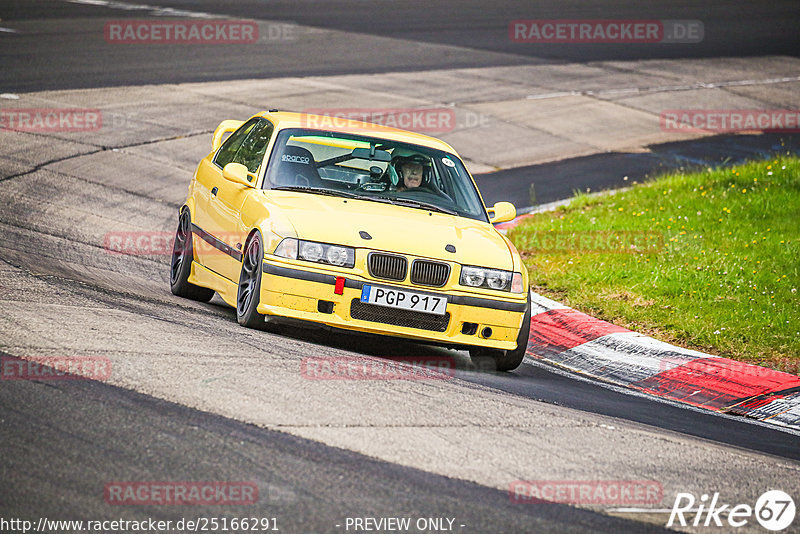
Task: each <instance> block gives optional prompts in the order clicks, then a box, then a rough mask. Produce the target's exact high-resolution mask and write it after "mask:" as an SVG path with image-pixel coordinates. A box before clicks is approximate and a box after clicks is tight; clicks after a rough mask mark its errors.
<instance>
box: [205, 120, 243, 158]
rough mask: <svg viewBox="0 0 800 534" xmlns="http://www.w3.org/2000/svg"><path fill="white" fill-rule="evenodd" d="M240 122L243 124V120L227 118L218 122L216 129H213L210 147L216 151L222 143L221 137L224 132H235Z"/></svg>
mask: <svg viewBox="0 0 800 534" xmlns="http://www.w3.org/2000/svg"><path fill="white" fill-rule="evenodd" d="M242 124H244V121H236V120H227V121H222V122H221V123H219V126H217V129H216V130H214V139H213V141H212V142H211V149H212V150H213V151H214V152H216V151H217V149H218V148H219V147H220V145H221V144H222V137H223V136H224V135H225V134H229V133H232V132H235V131H236V130H238V129H239V126H241V125H242Z"/></svg>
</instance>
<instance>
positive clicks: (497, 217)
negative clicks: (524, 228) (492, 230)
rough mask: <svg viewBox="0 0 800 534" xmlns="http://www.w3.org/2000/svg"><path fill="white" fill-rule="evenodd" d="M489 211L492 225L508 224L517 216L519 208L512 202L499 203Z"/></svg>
mask: <svg viewBox="0 0 800 534" xmlns="http://www.w3.org/2000/svg"><path fill="white" fill-rule="evenodd" d="M487 211H488V212H489V222H492V223H501V222H508V221H510V220H512V219H513V218H514V217H516V216H517V208H515V207H514V204H512V203H511V202H498V203H497V204H495V205H494V206H492V207H491V208H489V209H488V210H487Z"/></svg>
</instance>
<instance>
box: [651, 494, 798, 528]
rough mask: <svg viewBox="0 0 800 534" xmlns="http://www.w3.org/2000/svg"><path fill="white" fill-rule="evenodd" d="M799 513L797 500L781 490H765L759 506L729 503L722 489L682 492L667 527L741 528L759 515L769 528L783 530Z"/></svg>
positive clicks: (757, 519)
mask: <svg viewBox="0 0 800 534" xmlns="http://www.w3.org/2000/svg"><path fill="white" fill-rule="evenodd" d="M795 513H796V508H795V504H794V499H792V497H791V496H790V495H789V494H788V493H786V492H784V491H781V490H770V491H767V492H764V493H763V494H762V495H761V496H760V497H759V498H758V499H757V500H756V504H755V506H750V505H749V504H736V505H733V504H726V503H724V502H721V501H720V498H719V493H718V492H715V493H714V495H712V496H709V495H708V494H703V495H701V496H700V497H699V498H697V497H695V495H693V494H691V493H678V495H676V496H675V503H674V504H673V505H672V512H671V513H670V514H669V521H667V525H666V526H667V527H673V526H675V527H677V526H681V527H688V526H692V527H733V528H739V527H743V526H745V525H747V524H748V523H750V521H751V520H752V519H753V518H754V517H755V519H756V521H758V523H759V524H760V525H761V526H762V527H764V528H765V529H767V530H770V531H772V532H779V531H782V530H785V529H786V528H788V527H789V526H790V525H791V524H792V523H793V522H794V517H795Z"/></svg>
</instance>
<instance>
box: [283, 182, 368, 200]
mask: <svg viewBox="0 0 800 534" xmlns="http://www.w3.org/2000/svg"><path fill="white" fill-rule="evenodd" d="M272 190H273V191H302V192H303V193H315V194H317V195H327V196H329V197H345V198H364V197H362V196H360V195H356V194H355V193H351V192H350V191H341V190H339V189H325V188H324V187H308V186H303V185H282V186H279V187H273V188H272Z"/></svg>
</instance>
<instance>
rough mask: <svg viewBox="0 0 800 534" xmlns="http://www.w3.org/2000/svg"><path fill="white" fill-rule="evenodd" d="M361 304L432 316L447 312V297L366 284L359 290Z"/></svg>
mask: <svg viewBox="0 0 800 534" xmlns="http://www.w3.org/2000/svg"><path fill="white" fill-rule="evenodd" d="M361 302H366V303H368V304H377V305H378V306H386V307H388V308H400V309H403V310H413V311H419V312H424V313H431V314H434V315H444V312H445V311H446V310H447V297H439V296H436V295H431V294H429V293H417V292H416V291H406V290H404V289H395V288H388V287H381V286H372V285H368V284H365V285H364V286H363V287H362V288H361Z"/></svg>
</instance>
